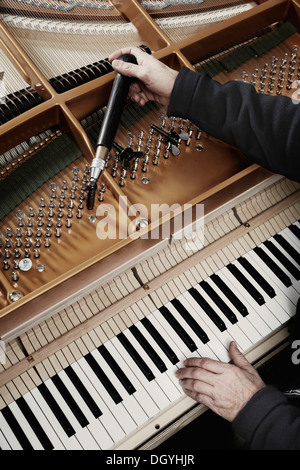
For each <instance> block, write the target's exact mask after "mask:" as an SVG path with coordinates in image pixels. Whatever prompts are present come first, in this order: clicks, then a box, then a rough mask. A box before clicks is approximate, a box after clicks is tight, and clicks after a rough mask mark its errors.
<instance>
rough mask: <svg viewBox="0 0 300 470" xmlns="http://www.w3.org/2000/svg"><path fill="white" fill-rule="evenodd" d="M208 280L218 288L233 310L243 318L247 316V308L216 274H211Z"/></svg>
mask: <svg viewBox="0 0 300 470" xmlns="http://www.w3.org/2000/svg"><path fill="white" fill-rule="evenodd" d="M210 279H211V280H212V281H213V282H214V283H215V284H216V285H217V286H218V287H219V289H220V290H221V291H222V292H223V294H224V295H225V296H226V297H227V299H228V300H230V302H231V303H232V305H234V306H235V308H236V309H237V310H238V311H239V312H240V314H241V315H242V316H243V317H245V316H246V315H248V314H249V312H248V310H247V307H246V306H245V305H244V304H243V303H242V302H241V301H240V299H239V298H238V297H237V296H236V295H235V293H234V292H233V291H232V290H231V289H230V287H228V286H227V285H226V284H225V282H224V281H223V279H221V278H220V276H218V275H217V274H212V275H211V277H210Z"/></svg>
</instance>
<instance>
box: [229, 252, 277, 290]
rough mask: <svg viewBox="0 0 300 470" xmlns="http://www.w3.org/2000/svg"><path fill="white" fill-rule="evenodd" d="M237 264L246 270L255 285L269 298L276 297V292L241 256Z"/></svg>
mask: <svg viewBox="0 0 300 470" xmlns="http://www.w3.org/2000/svg"><path fill="white" fill-rule="evenodd" d="M237 260H238V262H239V263H240V264H241V265H242V266H243V267H244V268H245V269H246V271H247V272H248V273H249V274H250V276H252V277H253V279H255V281H256V282H257V284H259V285H260V287H261V288H262V289H263V290H264V291H265V292H266V294H268V296H269V297H271V298H273V297H275V296H276V292H275V290H274V289H273V287H272V286H271V285H270V284H269V283H268V282H267V281H266V280H265V278H264V277H263V276H262V275H261V274H260V273H259V272H258V271H257V270H256V269H255V268H254V267H253V265H252V264H251V263H250V262H249V261H248V260H247V259H246V258H243V257H242V256H241V257H240V258H238V259H237Z"/></svg>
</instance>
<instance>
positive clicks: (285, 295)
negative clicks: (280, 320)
mask: <svg viewBox="0 0 300 470" xmlns="http://www.w3.org/2000/svg"><path fill="white" fill-rule="evenodd" d="M245 257H246V258H248V259H249V261H250V262H253V263H254V266H255V267H256V269H257V270H260V272H261V274H262V275H264V276H266V279H269V280H271V281H272V283H273V284H274V286H276V292H277V294H278V296H279V298H280V302H281V305H282V306H283V307H284V308H285V310H286V312H288V314H289V315H290V316H291V315H294V314H295V307H296V304H297V301H298V298H299V294H298V292H297V291H296V290H295V289H294V287H293V286H290V287H286V286H285V285H284V284H283V282H281V280H280V279H279V278H278V277H277V276H276V274H274V273H273V271H272V270H271V269H270V268H269V267H268V266H267V265H266V264H265V263H264V262H263V261H262V260H261V258H260V257H259V256H258V255H257V254H256V253H255V251H250V252H249V253H247V254H246V255H245Z"/></svg>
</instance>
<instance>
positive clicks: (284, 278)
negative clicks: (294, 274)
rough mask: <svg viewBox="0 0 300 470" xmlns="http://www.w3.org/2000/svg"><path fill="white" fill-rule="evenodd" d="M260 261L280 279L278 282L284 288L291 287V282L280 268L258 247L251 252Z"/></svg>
mask: <svg viewBox="0 0 300 470" xmlns="http://www.w3.org/2000/svg"><path fill="white" fill-rule="evenodd" d="M253 251H254V252H255V253H256V254H257V255H258V256H259V257H260V259H261V260H262V261H263V262H264V263H265V264H266V265H267V266H268V267H269V268H270V269H271V271H273V273H274V274H275V275H276V276H277V277H278V279H280V281H281V282H282V283H283V284H284V285H285V286H286V287H291V285H292V281H291V279H290V278H289V277H288V276H287V275H286V274H285V272H283V271H282V269H280V267H279V266H278V265H277V264H276V263H275V262H274V261H273V260H272V259H271V258H270V257H269V256H268V254H267V253H266V252H265V251H264V250H263V249H262V248H260V247H259V246H256V247H255V248H254V250H253Z"/></svg>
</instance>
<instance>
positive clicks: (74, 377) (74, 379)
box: [65, 366, 102, 418]
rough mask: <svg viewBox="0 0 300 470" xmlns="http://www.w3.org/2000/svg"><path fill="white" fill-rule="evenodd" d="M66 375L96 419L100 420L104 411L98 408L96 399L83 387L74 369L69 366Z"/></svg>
mask: <svg viewBox="0 0 300 470" xmlns="http://www.w3.org/2000/svg"><path fill="white" fill-rule="evenodd" d="M65 373H66V374H67V376H68V377H69V379H70V380H71V382H72V383H73V385H74V387H76V389H77V391H78V393H80V395H81V396H82V398H83V400H84V401H85V403H86V404H87V406H88V407H89V409H90V411H91V412H92V413H93V415H94V416H95V418H99V417H100V416H101V415H102V411H101V410H100V408H99V407H98V405H97V404H96V402H95V401H94V399H93V398H92V397H91V395H90V394H89V392H88V391H87V390H86V388H85V386H84V385H83V383H82V382H81V380H80V379H79V378H78V376H77V374H76V372H75V371H74V369H72V367H71V366H68V367H67V368H66V369H65Z"/></svg>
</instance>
